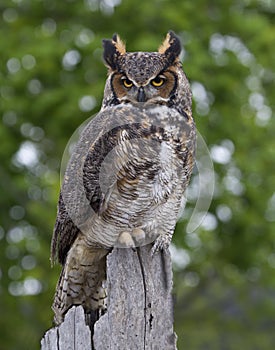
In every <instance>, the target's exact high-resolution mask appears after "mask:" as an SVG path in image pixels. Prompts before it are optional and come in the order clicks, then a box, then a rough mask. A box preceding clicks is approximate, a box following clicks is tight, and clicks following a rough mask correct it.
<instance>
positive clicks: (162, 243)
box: [151, 236, 170, 256]
mask: <svg viewBox="0 0 275 350" xmlns="http://www.w3.org/2000/svg"><path fill="white" fill-rule="evenodd" d="M169 243H170V241H169V240H168V239H167V237H166V236H158V238H157V239H156V240H155V242H154V244H153V247H152V249H151V256H153V255H154V254H155V253H157V252H159V251H160V250H162V251H164V253H165V252H167V250H168V249H169Z"/></svg>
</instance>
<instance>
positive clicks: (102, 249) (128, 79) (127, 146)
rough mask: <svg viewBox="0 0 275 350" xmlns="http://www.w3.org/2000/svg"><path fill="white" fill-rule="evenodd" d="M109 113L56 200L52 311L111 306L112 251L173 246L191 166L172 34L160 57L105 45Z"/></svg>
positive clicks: (88, 138) (82, 148)
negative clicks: (108, 265) (107, 283)
mask: <svg viewBox="0 0 275 350" xmlns="http://www.w3.org/2000/svg"><path fill="white" fill-rule="evenodd" d="M103 46H104V60H105V63H106V65H107V67H108V69H109V76H108V79H107V81H106V86H105V92H104V99H103V104H102V108H101V110H100V112H99V113H98V115H97V116H96V117H95V118H93V119H92V120H91V121H90V122H89V124H88V125H87V126H86V127H85V129H84V130H83V131H82V134H81V137H80V140H79V142H78V143H77V145H76V146H75V148H74V151H73V154H72V156H71V159H70V161H69V163H68V166H67V170H66V173H65V177H64V181H63V185H62V189H61V192H60V198H59V204H58V214H57V219H56V224H55V228H54V234H53V239H52V259H53V260H55V259H56V258H57V259H58V261H59V262H60V263H61V264H62V265H63V269H62V272H61V276H60V279H59V282H58V285H57V289H56V294H55V299H54V303H53V310H54V312H55V321H56V323H60V322H62V320H63V317H64V314H65V313H66V311H67V310H68V308H69V307H70V306H71V305H74V304H82V305H83V306H84V308H85V309H86V311H87V312H89V311H90V310H97V309H104V308H105V307H106V291H105V289H104V286H103V282H104V280H105V278H106V276H105V275H106V271H105V260H106V255H107V254H108V252H109V251H110V250H111V249H112V247H114V246H120V247H121V246H122V247H133V246H138V245H144V244H148V243H151V242H154V243H153V247H152V252H153V253H154V252H155V251H157V250H159V249H166V248H167V247H168V246H169V243H170V241H171V238H172V235H173V232H174V228H175V224H176V221H177V215H178V213H179V210H180V207H181V205H182V199H183V194H184V191H185V189H186V187H187V185H188V182H189V179H190V176H191V173H192V169H193V163H194V152H195V138H196V137H195V126H194V122H193V118H192V111H191V91H190V87H189V83H188V81H187V79H186V76H185V74H184V72H183V70H182V67H181V64H180V62H179V54H180V51H181V46H180V42H179V39H178V38H177V37H176V36H175V34H174V33H173V32H169V33H168V34H167V37H166V39H165V41H164V43H163V44H162V45H161V47H160V49H159V52H149V53H148V52H134V53H127V52H126V49H125V46H124V44H123V43H122V41H121V40H120V39H119V37H118V36H116V35H115V36H114V37H113V39H112V40H104V41H103Z"/></svg>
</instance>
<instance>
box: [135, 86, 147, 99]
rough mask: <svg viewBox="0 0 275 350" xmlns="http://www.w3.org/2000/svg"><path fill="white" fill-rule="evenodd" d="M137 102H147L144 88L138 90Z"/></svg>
mask: <svg viewBox="0 0 275 350" xmlns="http://www.w3.org/2000/svg"><path fill="white" fill-rule="evenodd" d="M137 101H138V102H145V101H146V96H145V92H144V88H143V87H142V86H141V87H140V88H139V89H138V93H137Z"/></svg>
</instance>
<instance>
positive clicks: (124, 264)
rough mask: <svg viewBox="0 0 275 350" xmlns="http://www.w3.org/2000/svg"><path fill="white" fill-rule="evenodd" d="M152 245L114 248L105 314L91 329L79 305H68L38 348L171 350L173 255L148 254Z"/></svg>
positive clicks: (109, 258)
mask: <svg viewBox="0 0 275 350" xmlns="http://www.w3.org/2000/svg"><path fill="white" fill-rule="evenodd" d="M150 249H151V245H147V246H144V247H140V248H136V249H123V248H114V249H113V251H112V253H110V254H109V256H108V259H107V288H108V310H107V312H106V313H105V314H104V315H103V316H102V317H100V318H99V320H98V321H97V322H96V323H95V325H94V329H93V330H92V332H91V330H90V328H89V327H88V326H87V325H86V324H85V316H84V310H83V308H82V307H81V306H78V307H76V308H75V307H73V308H71V309H70V310H69V311H68V313H67V315H66V317H65V320H64V322H63V323H62V324H61V325H60V326H59V327H55V328H53V329H50V330H49V331H48V332H47V333H46V334H45V336H44V337H43V339H42V341H41V350H90V349H95V350H107V349H108V350H109V349H112V350H116V349H119V350H124V349H125V350H129V349H131V350H132V349H138V350H139V349H140V350H144V349H145V350H147V349H148V350H149V349H156V350H157V349H165V350H175V349H176V335H175V333H174V331H173V301H172V294H171V292H172V264H171V258H170V254H169V252H168V253H164V252H158V253H156V254H154V256H151V252H150ZM92 333H93V336H92Z"/></svg>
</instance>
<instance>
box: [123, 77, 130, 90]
mask: <svg viewBox="0 0 275 350" xmlns="http://www.w3.org/2000/svg"><path fill="white" fill-rule="evenodd" d="M121 80H122V83H123V85H124V86H125V87H126V88H127V89H129V88H130V87H132V86H133V82H132V81H131V80H130V79H128V78H126V77H123V78H121Z"/></svg>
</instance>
